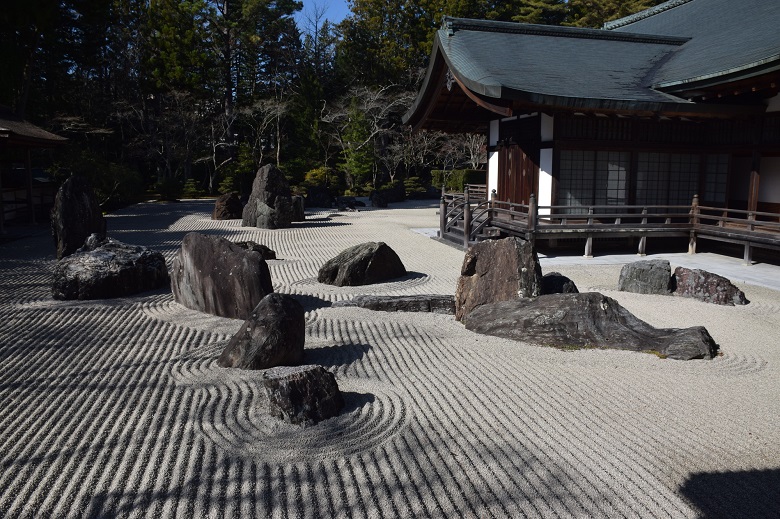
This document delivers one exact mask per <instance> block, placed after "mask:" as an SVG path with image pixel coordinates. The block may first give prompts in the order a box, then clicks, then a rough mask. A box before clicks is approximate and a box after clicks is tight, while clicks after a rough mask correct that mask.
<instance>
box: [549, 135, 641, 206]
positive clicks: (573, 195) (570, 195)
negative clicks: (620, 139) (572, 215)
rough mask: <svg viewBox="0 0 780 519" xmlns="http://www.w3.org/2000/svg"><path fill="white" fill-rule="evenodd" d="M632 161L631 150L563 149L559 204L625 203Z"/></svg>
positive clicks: (559, 180)
mask: <svg viewBox="0 0 780 519" xmlns="http://www.w3.org/2000/svg"><path fill="white" fill-rule="evenodd" d="M629 163H630V154H629V153H628V152H619V151H585V150H563V151H561V155H560V174H559V176H558V185H559V191H558V193H559V196H558V204H559V205H570V206H587V205H623V204H625V203H626V200H627V188H628V166H629ZM570 212H575V211H574V210H572V211H570Z"/></svg>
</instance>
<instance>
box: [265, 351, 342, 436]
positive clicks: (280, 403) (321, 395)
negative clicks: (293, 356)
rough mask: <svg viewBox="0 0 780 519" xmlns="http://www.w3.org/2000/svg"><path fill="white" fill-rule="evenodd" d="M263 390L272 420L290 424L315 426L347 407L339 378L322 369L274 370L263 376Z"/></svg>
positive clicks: (296, 368)
mask: <svg viewBox="0 0 780 519" xmlns="http://www.w3.org/2000/svg"><path fill="white" fill-rule="evenodd" d="M263 387H264V388H265V392H266V394H267V395H268V408H269V409H268V410H269V412H270V413H271V416H275V417H276V418H279V419H281V420H283V421H285V422H287V423H291V424H305V425H314V424H316V423H317V422H320V421H322V420H325V419H327V418H331V417H333V416H336V415H338V414H339V411H341V409H342V408H343V407H344V397H343V396H342V394H341V391H339V386H338V384H337V383H336V377H335V376H334V375H333V373H331V372H330V371H327V370H325V368H323V367H322V366H317V365H308V366H296V367H278V368H271V369H269V370H267V371H266V372H265V373H263Z"/></svg>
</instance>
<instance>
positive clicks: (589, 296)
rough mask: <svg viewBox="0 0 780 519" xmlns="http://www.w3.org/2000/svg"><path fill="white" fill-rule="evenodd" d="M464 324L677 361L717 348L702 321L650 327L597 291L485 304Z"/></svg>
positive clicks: (549, 342) (709, 354) (536, 340)
mask: <svg viewBox="0 0 780 519" xmlns="http://www.w3.org/2000/svg"><path fill="white" fill-rule="evenodd" d="M463 323H464V325H465V326H466V328H467V329H469V330H472V331H474V332H477V333H483V334H486V335H494V336H497V337H504V338H507V339H514V340H518V341H523V342H529V343H532V344H539V345H542V346H553V347H557V348H564V349H572V348H574V349H576V348H611V349H620V350H631V351H651V352H655V353H657V354H659V355H661V356H664V357H669V358H672V359H678V360H691V359H711V358H713V357H714V356H715V355H716V354H717V351H718V346H717V344H715V341H714V340H713V339H712V337H711V336H710V334H709V333H708V332H707V330H706V329H705V328H704V327H703V326H695V327H692V328H685V329H675V328H669V329H662V328H654V327H652V326H650V325H649V324H647V323H646V322H644V321H642V320H640V319H638V318H637V317H636V316H634V315H633V314H632V313H631V312H629V311H628V310H626V309H625V308H623V307H622V306H620V304H618V302H617V301H615V300H614V299H612V298H610V297H607V296H604V295H602V294H599V293H598V292H587V293H582V294H550V295H543V296H539V297H538V298H535V299H530V298H524V299H520V300H514V301H502V302H498V303H493V304H485V305H482V306H480V307H479V308H476V309H474V310H473V311H471V312H470V313H469V314H468V315H467V316H466V317H465V318H464V320H463Z"/></svg>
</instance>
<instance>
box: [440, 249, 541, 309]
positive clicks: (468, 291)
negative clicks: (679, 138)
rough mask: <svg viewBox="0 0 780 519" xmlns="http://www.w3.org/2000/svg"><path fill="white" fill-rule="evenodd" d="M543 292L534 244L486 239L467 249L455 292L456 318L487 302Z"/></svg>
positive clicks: (534, 295) (533, 295)
mask: <svg viewBox="0 0 780 519" xmlns="http://www.w3.org/2000/svg"><path fill="white" fill-rule="evenodd" d="M541 293H542V267H541V266H540V265H539V258H538V256H537V255H536V250H535V249H534V247H533V244H532V243H531V242H529V241H526V240H523V239H522V238H516V237H512V238H504V239H502V240H488V241H484V242H481V243H477V244H476V245H474V246H472V247H469V250H468V251H466V256H465V257H464V258H463V266H462V267H461V271H460V278H459V279H458V286H457V289H456V291H455V318H456V319H457V320H459V321H460V320H462V319H463V317H464V316H466V315H467V314H468V313H469V312H471V311H472V310H473V309H474V308H476V307H478V306H480V305H484V304H487V303H495V302H498V301H508V300H512V299H518V298H521V297H536V296H538V295H539V294H541Z"/></svg>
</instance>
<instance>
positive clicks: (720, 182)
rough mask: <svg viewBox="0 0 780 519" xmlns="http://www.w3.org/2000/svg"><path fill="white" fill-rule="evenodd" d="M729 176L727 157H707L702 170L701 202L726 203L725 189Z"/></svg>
mask: <svg viewBox="0 0 780 519" xmlns="http://www.w3.org/2000/svg"><path fill="white" fill-rule="evenodd" d="M728 174H729V156H728V155H726V154H720V155H707V160H706V163H705V170H704V193H702V196H703V200H702V201H703V202H707V203H714V204H725V203H726V188H727V183H728V176H729V175H728Z"/></svg>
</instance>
